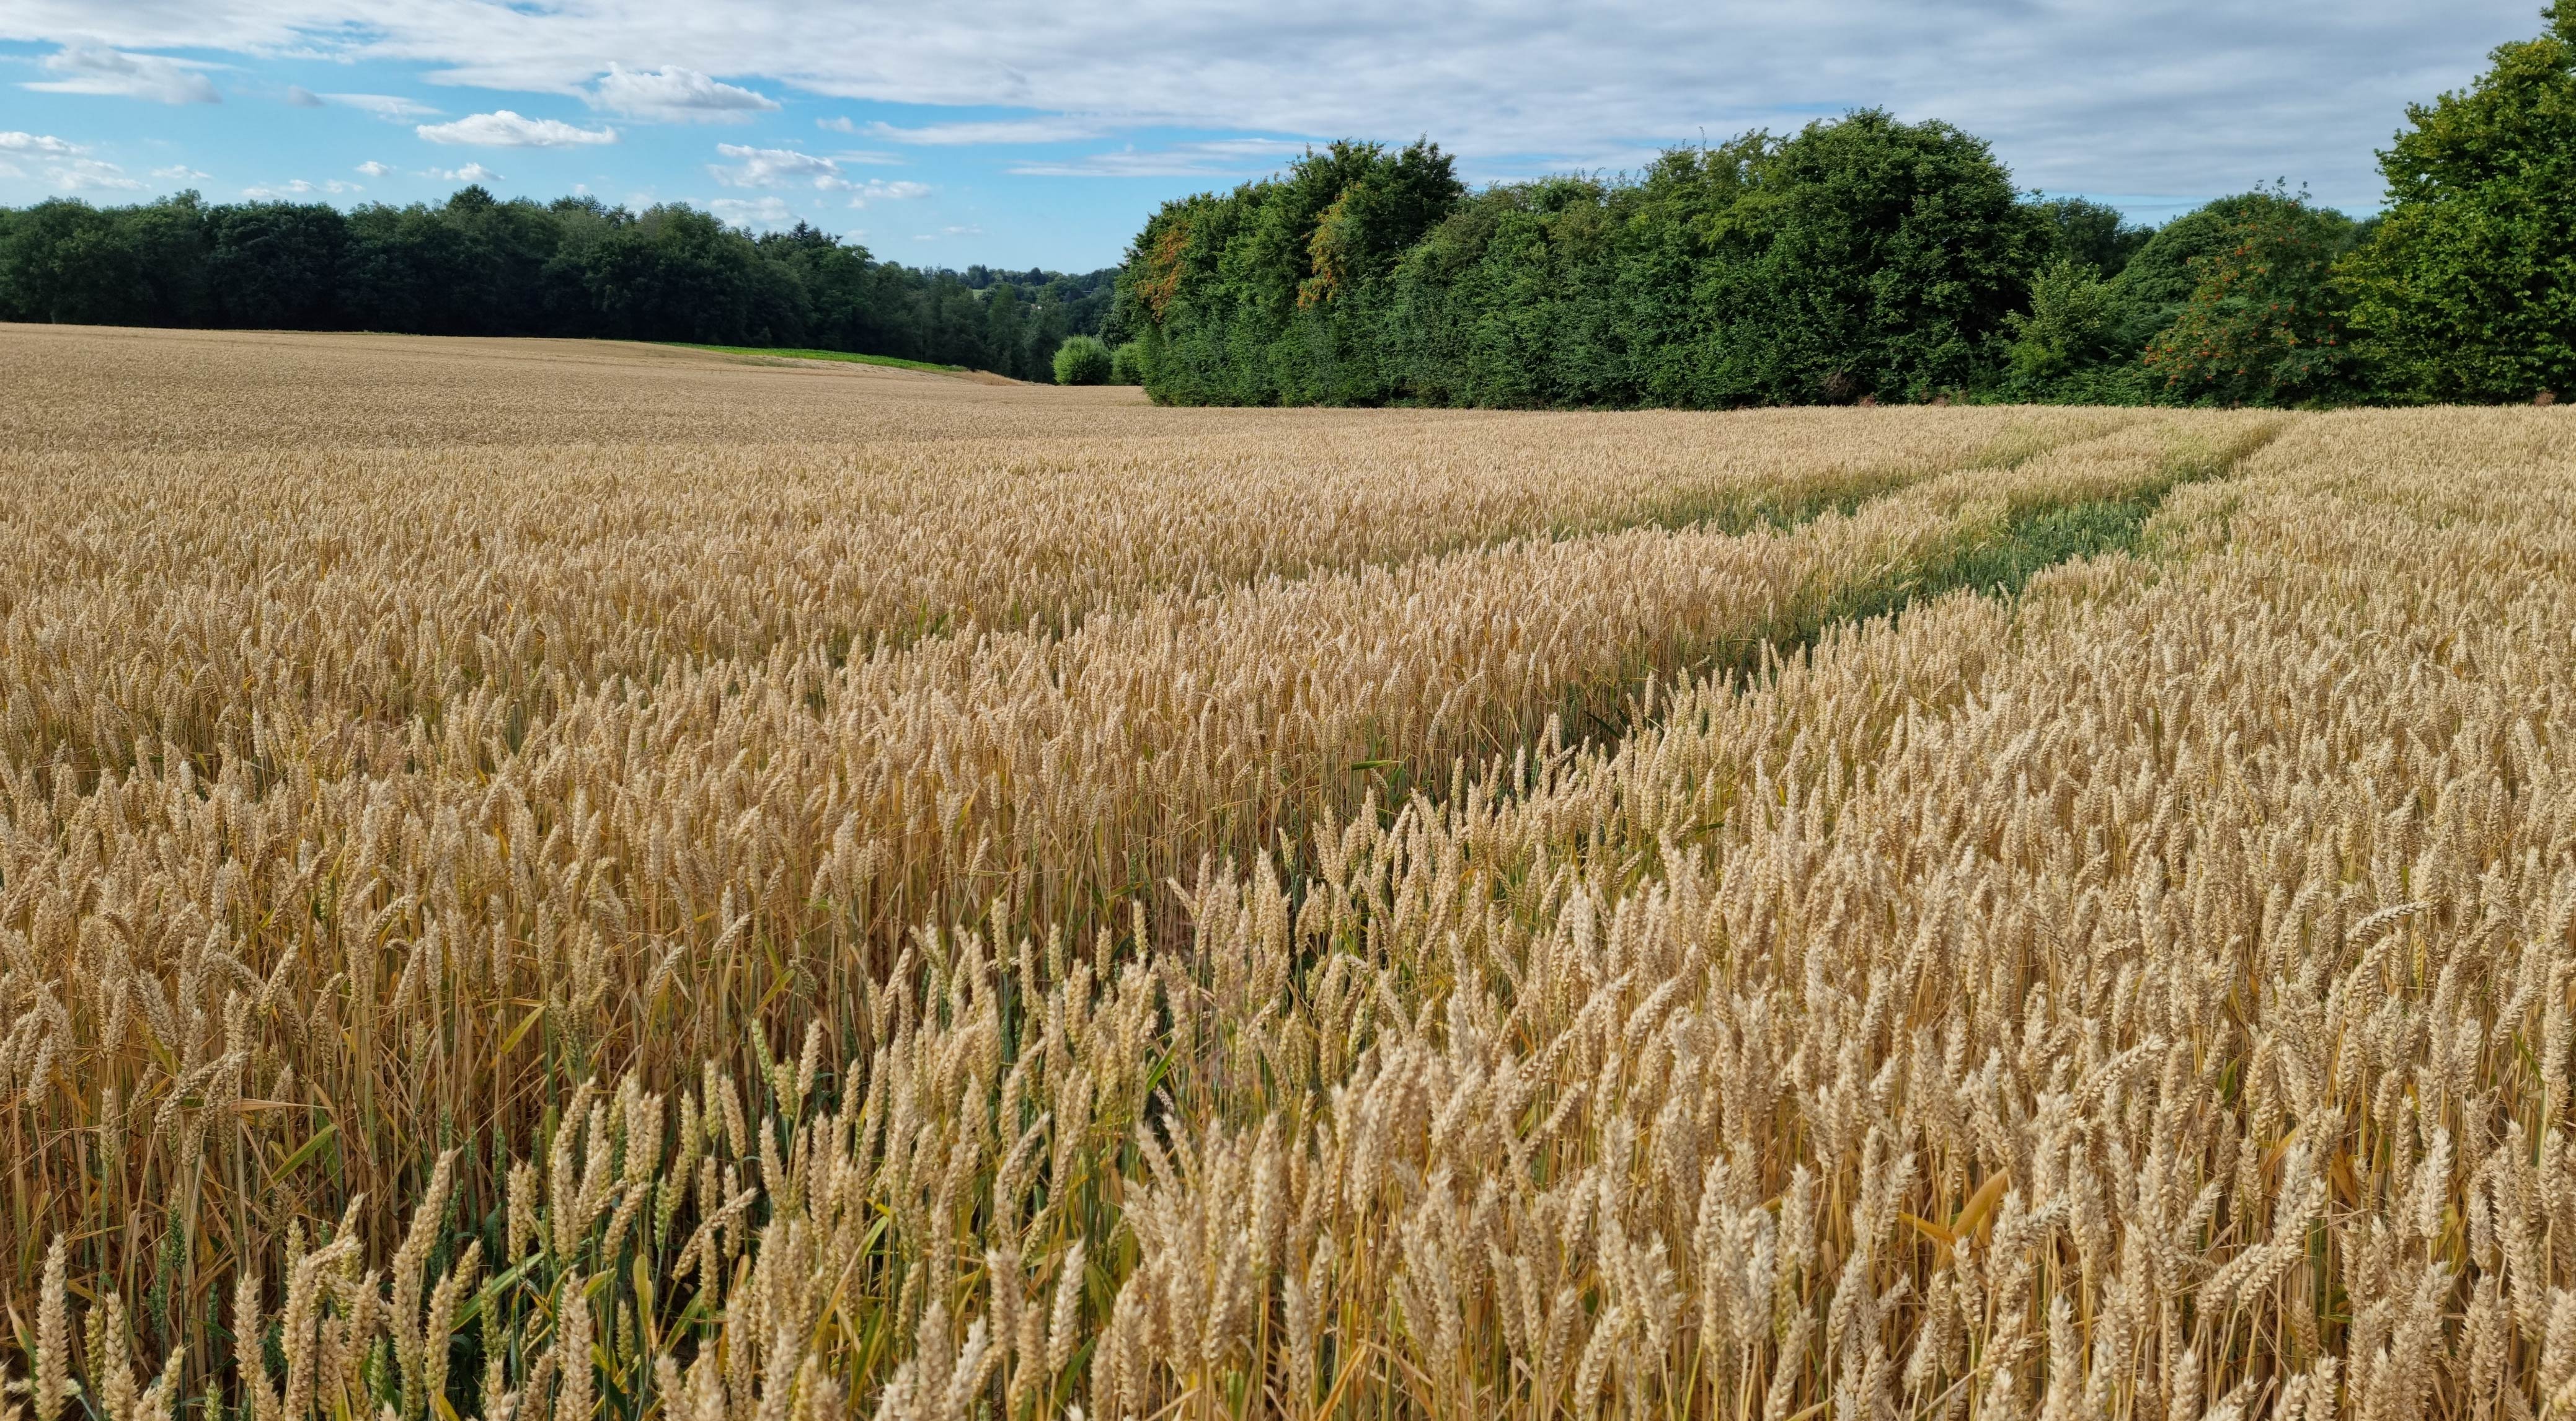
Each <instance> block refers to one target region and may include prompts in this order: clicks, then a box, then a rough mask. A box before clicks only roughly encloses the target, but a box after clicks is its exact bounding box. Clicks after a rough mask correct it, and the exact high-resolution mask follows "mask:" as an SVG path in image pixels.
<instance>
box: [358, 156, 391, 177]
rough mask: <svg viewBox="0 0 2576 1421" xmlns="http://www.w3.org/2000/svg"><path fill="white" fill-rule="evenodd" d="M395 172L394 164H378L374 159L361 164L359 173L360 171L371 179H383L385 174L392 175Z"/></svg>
mask: <svg viewBox="0 0 2576 1421" xmlns="http://www.w3.org/2000/svg"><path fill="white" fill-rule="evenodd" d="M393 170H394V167H393V164H391V163H379V162H377V161H376V160H375V159H373V158H369V159H368V160H367V161H365V162H363V163H360V164H359V165H358V171H359V172H362V173H364V174H366V175H367V176H368V177H371V178H381V177H383V176H384V175H385V174H387V173H390V172H392V171H393Z"/></svg>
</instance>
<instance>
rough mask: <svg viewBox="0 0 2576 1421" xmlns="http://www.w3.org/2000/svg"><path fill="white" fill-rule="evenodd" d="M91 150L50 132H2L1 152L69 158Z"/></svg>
mask: <svg viewBox="0 0 2576 1421" xmlns="http://www.w3.org/2000/svg"><path fill="white" fill-rule="evenodd" d="M88 151H89V150H88V149H86V148H83V147H82V146H80V145H79V144H77V143H74V142H71V141H70V140H68V139H62V138H56V137H55V136H53V135H52V134H50V133H18V132H7V133H0V153H36V154H42V155H45V156H48V157H56V158H68V157H70V156H72V155H73V154H75V153H86V152H88Z"/></svg>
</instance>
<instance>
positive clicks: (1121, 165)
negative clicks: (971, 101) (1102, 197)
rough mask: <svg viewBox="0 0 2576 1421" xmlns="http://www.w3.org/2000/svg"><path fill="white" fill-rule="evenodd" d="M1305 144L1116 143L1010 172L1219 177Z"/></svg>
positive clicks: (1273, 161)
mask: <svg viewBox="0 0 2576 1421" xmlns="http://www.w3.org/2000/svg"><path fill="white" fill-rule="evenodd" d="M1305 147H1306V144H1305V143H1303V142H1301V141H1297V140H1293V139H1285V138H1224V139H1215V140H1211V141H1209V142H1204V143H1181V144H1175V145H1173V146H1171V147H1167V148H1152V149H1138V148H1133V147H1129V148H1121V149H1118V150H1117V151H1115V152H1110V153H1090V154H1085V155H1083V156H1082V157H1079V158H1066V159H1061V160H1050V161H1046V162H1035V163H1015V164H1013V165H1012V166H1011V169H1010V171H1011V172H1013V173H1015V174H1017V175H1019V176H1021V177H1027V178H1224V177H1239V176H1243V175H1246V174H1250V173H1260V172H1266V171H1268V170H1270V169H1271V168H1274V167H1276V166H1278V164H1279V162H1280V160H1281V159H1283V158H1286V157H1287V156H1289V155H1290V154H1292V153H1297V152H1301V151H1303V150H1304V149H1305Z"/></svg>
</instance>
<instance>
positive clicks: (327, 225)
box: [206, 202, 349, 330]
mask: <svg viewBox="0 0 2576 1421" xmlns="http://www.w3.org/2000/svg"><path fill="white" fill-rule="evenodd" d="M348 244H349V223H348V219H347V218H345V217H343V216H341V215H340V211H339V209H337V208H334V207H329V206H325V205H324V204H321V203H301V202H255V203H243V204H236V205H230V206H224V207H214V208H209V209H207V211H206V291H207V297H208V301H209V303H210V305H211V306H212V308H213V323H214V324H216V325H221V326H233V327H251V328H254V329H270V330H327V329H330V328H331V327H333V326H335V325H337V324H339V322H340V311H339V301H338V295H339V286H340V265H341V259H342V257H343V256H344V255H345V253H346V251H347V248H348Z"/></svg>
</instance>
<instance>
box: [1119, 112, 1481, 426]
mask: <svg viewBox="0 0 2576 1421" xmlns="http://www.w3.org/2000/svg"><path fill="white" fill-rule="evenodd" d="M1464 191H1465V189H1464V188H1463V186H1462V185H1461V184H1460V183H1459V182H1458V179H1457V176H1456V174H1455V172H1454V171H1453V170H1452V165H1451V160H1450V159H1449V157H1448V155H1446V154H1444V153H1442V152H1441V151H1440V150H1439V148H1438V147H1437V146H1435V145H1433V144H1431V143H1428V142H1415V143H1413V144H1411V145H1409V146H1407V147H1406V148H1404V149H1402V150H1400V151H1395V152H1389V151H1388V150H1387V149H1386V148H1385V147H1383V146H1381V145H1379V144H1374V143H1350V142H1343V143H1335V144H1333V145H1331V146H1330V147H1328V148H1325V149H1323V150H1321V151H1316V150H1311V149H1310V150H1308V151H1307V153H1306V154H1305V156H1304V157H1302V158H1300V159H1298V160H1297V161H1296V162H1295V163H1293V164H1291V165H1290V166H1289V168H1288V171H1287V172H1286V173H1284V174H1282V175H1280V176H1279V177H1276V178H1272V179H1268V180H1266V181H1263V182H1257V183H1247V184H1245V185H1244V186H1242V187H1239V188H1237V189H1235V190H1234V192H1233V193H1231V194H1228V195H1225V196H1222V197H1220V196H1216V195H1213V194H1210V195H1205V196H1200V197H1194V198H1188V199H1184V200H1182V201H1179V202H1171V203H1166V204H1164V205H1163V208H1162V209H1161V210H1160V211H1158V212H1156V213H1155V214H1154V216H1153V217H1152V218H1151V219H1150V220H1149V221H1147V223H1146V224H1145V230H1144V231H1143V232H1142V233H1140V234H1139V235H1138V236H1137V239H1136V244H1135V246H1134V247H1133V249H1132V250H1131V251H1130V254H1129V259H1128V263H1127V269H1126V272H1125V274H1124V275H1123V276H1122V277H1121V278H1120V290H1121V293H1122V295H1121V297H1120V306H1119V310H1118V313H1117V314H1118V319H1120V320H1121V322H1122V324H1123V325H1125V328H1126V329H1129V330H1134V331H1137V332H1139V333H1140V337H1141V339H1142V341H1143V343H1144V349H1143V350H1142V351H1141V352H1140V356H1141V360H1140V364H1141V366H1142V368H1143V370H1144V372H1145V378H1146V383H1147V388H1148V389H1150V390H1151V391H1152V392H1153V394H1154V395H1155V397H1156V398H1157V399H1162V400H1166V401H1171V402H1174V403H1180V404H1360V403H1372V402H1375V401H1378V400H1382V399H1385V398H1387V397H1388V396H1389V394H1390V393H1391V389H1390V386H1389V381H1388V371H1387V370H1386V368H1385V364H1384V354H1385V353H1384V352H1383V351H1381V350H1380V349H1379V348H1378V344H1377V338H1378V336H1379V334H1380V331H1381V329H1382V325H1383V322H1382V321H1381V320H1380V319H1379V312H1381V311H1382V310H1383V309H1384V306H1385V303H1386V299H1387V292H1386V288H1387V276H1388V273H1389V271H1390V270H1391V269H1392V267H1393V265H1394V263H1395V262H1396V260H1397V259H1398V258H1399V257H1400V256H1401V255H1402V254H1403V253H1404V252H1405V251H1406V250H1407V249H1408V248H1410V247H1412V246H1413V245H1414V244H1415V243H1416V242H1418V241H1420V240H1421V238H1422V234H1423V233H1424V232H1426V231H1428V230H1429V229H1430V227H1431V226H1432V224H1433V223H1435V222H1437V221H1439V220H1440V219H1441V218H1442V217H1443V216H1445V215H1446V214H1447V213H1448V211H1449V210H1450V209H1451V208H1452V207H1454V206H1455V205H1456V203H1457V202H1458V200H1459V198H1460V197H1461V196H1462V195H1463V194H1464Z"/></svg>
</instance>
